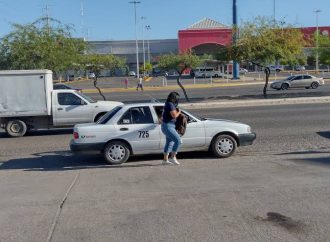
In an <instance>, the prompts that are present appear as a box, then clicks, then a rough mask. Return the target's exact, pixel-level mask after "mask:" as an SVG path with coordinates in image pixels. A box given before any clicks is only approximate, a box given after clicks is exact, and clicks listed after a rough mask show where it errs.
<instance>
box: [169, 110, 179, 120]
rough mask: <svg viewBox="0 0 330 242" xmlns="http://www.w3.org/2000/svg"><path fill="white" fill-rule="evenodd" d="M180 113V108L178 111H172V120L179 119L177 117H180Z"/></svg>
mask: <svg viewBox="0 0 330 242" xmlns="http://www.w3.org/2000/svg"><path fill="white" fill-rule="evenodd" d="M180 113H181V110H180V109H178V108H176V109H174V110H172V111H170V114H171V116H172V118H177V117H179V115H180Z"/></svg>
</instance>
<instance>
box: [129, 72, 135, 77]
mask: <svg viewBox="0 0 330 242" xmlns="http://www.w3.org/2000/svg"><path fill="white" fill-rule="evenodd" d="M128 76H136V74H135V72H134V71H129V72H128Z"/></svg>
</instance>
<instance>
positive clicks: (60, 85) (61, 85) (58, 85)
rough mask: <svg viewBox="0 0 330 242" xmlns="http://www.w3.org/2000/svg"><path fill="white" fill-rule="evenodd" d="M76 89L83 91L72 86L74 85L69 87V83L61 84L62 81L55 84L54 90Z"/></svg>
mask: <svg viewBox="0 0 330 242" xmlns="http://www.w3.org/2000/svg"><path fill="white" fill-rule="evenodd" d="M67 89H69V90H76V91H78V92H81V90H82V89H81V88H72V87H69V86H67V85H64V84H60V83H56V84H54V85H53V90H67Z"/></svg>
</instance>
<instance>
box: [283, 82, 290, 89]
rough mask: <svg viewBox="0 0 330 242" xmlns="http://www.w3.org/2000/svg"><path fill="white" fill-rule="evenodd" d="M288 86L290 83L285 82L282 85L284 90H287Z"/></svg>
mask: <svg viewBox="0 0 330 242" xmlns="http://www.w3.org/2000/svg"><path fill="white" fill-rule="evenodd" d="M288 88H289V84H287V83H283V84H282V86H281V89H282V90H287V89H288Z"/></svg>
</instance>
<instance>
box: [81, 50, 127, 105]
mask: <svg viewBox="0 0 330 242" xmlns="http://www.w3.org/2000/svg"><path fill="white" fill-rule="evenodd" d="M125 63H126V60H125V59H124V58H120V57H117V56H114V55H112V54H107V55H104V54H103V55H101V54H87V55H84V57H83V58H82V59H81V62H80V65H81V67H82V68H83V69H84V70H85V71H87V72H88V71H89V72H93V73H94V74H95V77H94V87H95V88H96V89H97V90H98V92H99V94H100V95H101V96H102V98H103V99H104V100H106V98H105V96H104V95H103V94H102V92H101V89H100V88H99V87H98V86H97V79H98V77H99V76H100V73H101V71H102V70H110V72H111V73H113V72H114V71H115V70H116V69H125V67H126V64H125Z"/></svg>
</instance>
